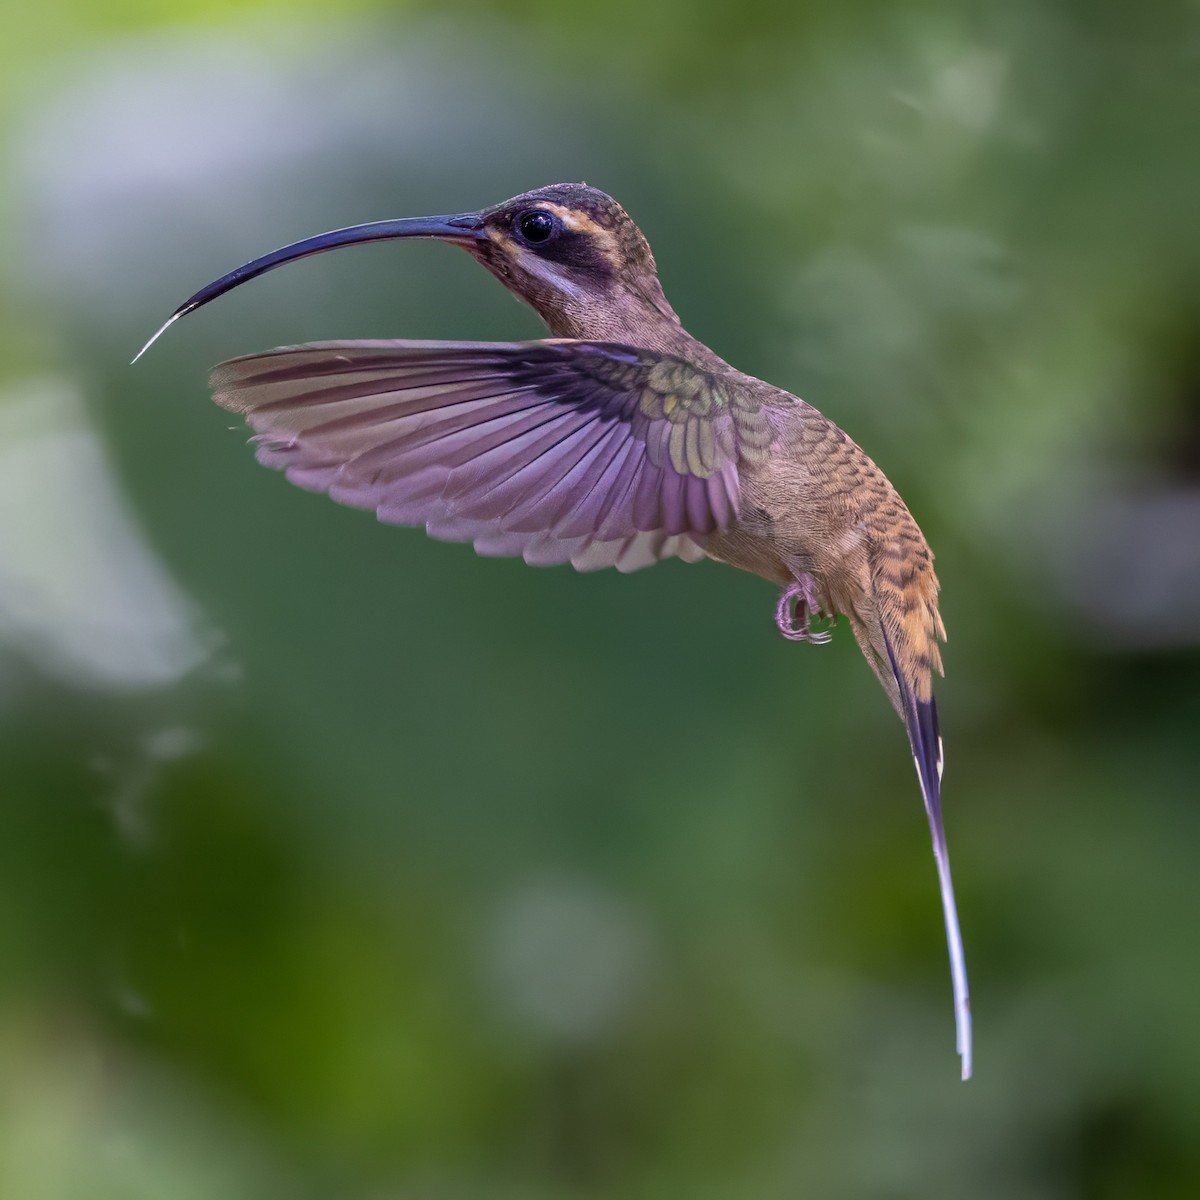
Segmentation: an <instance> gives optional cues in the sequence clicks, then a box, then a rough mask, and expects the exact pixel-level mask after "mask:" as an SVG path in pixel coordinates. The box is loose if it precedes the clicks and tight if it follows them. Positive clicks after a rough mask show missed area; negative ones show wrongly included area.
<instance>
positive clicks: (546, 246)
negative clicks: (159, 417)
mask: <svg viewBox="0 0 1200 1200" xmlns="http://www.w3.org/2000/svg"><path fill="white" fill-rule="evenodd" d="M394 238H434V239H436V240H438V241H444V242H450V243H452V244H454V245H458V246H461V247H462V248H463V249H465V250H466V251H468V252H469V253H470V254H471V255H472V256H473V257H474V258H477V259H478V260H479V261H480V262H481V263H482V264H483V265H484V266H485V267H487V269H488V270H489V271H491V273H492V274H493V275H495V276H496V278H498V279H499V280H500V281H501V283H503V284H504V285H505V287H507V288H508V289H509V290H510V291H512V292H513V293H515V294H516V295H517V296H520V297H521V299H523V300H525V301H527V302H528V303H529V304H531V305H532V306H533V307H534V308H535V309H536V310H537V311H538V313H539V314H540V315H541V317H542V319H543V320H544V321H545V322H546V324H547V325H548V326H549V328H550V332H551V333H553V334H555V335H556V336H558V337H571V338H593V339H598V340H610V341H625V342H632V343H634V344H635V345H641V346H648V347H655V346H658V347H662V346H664V345H665V344H666V343H667V342H668V341H669V340H670V338H671V337H672V336H673V335H674V334H675V332H676V331H678V327H679V326H678V318H677V317H676V316H675V313H674V311H673V310H672V308H671V306H670V305H669V304H668V303H667V300H666V297H665V296H664V295H663V291H662V287H661V285H660V284H659V282H658V272H657V270H656V268H655V265H654V255H653V254H651V252H650V246H649V243H648V242H647V241H646V239H645V237H644V236H643V235H642V232H641V230H640V229H638V227H637V226H636V225H635V224H634V223H633V220H632V218H631V217H630V216H629V214H628V213H626V211H625V210H624V209H623V208H622V207H621V206H620V205H619V204H618V203H617V202H616V201H615V200H614V199H613V198H612V197H611V196H608V195H606V194H605V193H604V192H601V191H599V190H598V189H596V188H592V187H588V186H587V185H586V184H582V183H557V184H552V185H550V186H549V187H543V188H537V189H535V190H534V191H532V192H523V193H522V194H521V195H519V196H514V197H513V198H512V199H511V200H505V201H504V202H503V203H501V204H497V205H494V206H493V207H491V208H486V209H483V210H481V211H479V212H470V213H458V214H456V215H454V216H442V217H403V218H401V219H399V220H394V221H375V222H372V223H370V224H367V225H353V226H350V227H348V228H345V229H335V230H332V231H331V232H329V233H322V234H318V235H317V236H316V237H311V238H306V239H305V240H304V241H301V242H293V243H292V244H291V245H289V246H284V247H282V248H281V249H279V250H274V251H272V252H271V253H270V254H265V255H263V256H262V257H261V258H256V259H254V260H252V261H251V262H248V263H245V264H243V265H242V266H240V267H238V268H236V270H233V271H230V272H229V274H228V275H223V276H222V277H221V278H220V279H217V280H214V281H213V282H212V283H210V284H208V285H207V286H206V287H203V288H201V289H200V291H198V292H196V294H195V295H193V296H191V297H190V298H189V299H187V300H185V301H184V302H183V304H181V305H180V306H179V308H177V309H176V310H175V312H174V313H173V314H172V315H171V317H170V319H169V320H168V321H167V322H166V324H164V325H163V326H162V328H161V329H160V330H159V331H158V333H156V334H155V335H154V337H152V338H151V339H150V341H149V342H147V343H146V345H145V346H144V347H142V350H141V351H140V352H139V354H138V357H139V358H140V357H141V355H142V354H144V353H145V352H146V350H148V349H149V347H150V346H151V345H152V344H153V343H154V341H155V340H156V339H157V338H158V337H159V335H160V334H162V333H163V331H164V330H166V329H167V327H168V326H170V325H171V324H172V323H173V322H175V321H177V320H178V319H179V318H180V317H182V316H186V315H187V314H188V313H190V312H195V310H196V309H198V308H200V307H201V306H203V305H205V304H207V303H208V302H209V301H210V300H215V299H216V298H217V297H218V296H222V295H224V294H225V293H226V292H228V291H231V290H232V289H233V288H235V287H238V286H239V285H240V284H243V283H246V282H247V281H249V280H251V279H254V278H255V277H257V276H259V275H262V274H264V273H265V272H266V271H270V270H273V269H274V268H275V267H280V266H283V264H284V263H288V262H293V261H295V260H296V259H298V258H306V257H308V256H309V255H312V254H321V253H324V252H325V251H328V250H336V249H338V248H339V247H341V246H351V245H355V244H357V243H360V242H379V241H389V240H392V239H394ZM134 361H135V362H136V361H137V359H135V360H134Z"/></svg>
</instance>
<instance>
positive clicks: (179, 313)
mask: <svg viewBox="0 0 1200 1200" xmlns="http://www.w3.org/2000/svg"><path fill="white" fill-rule="evenodd" d="M185 312H187V309H186V308H182V309H177V310H176V311H175V312H173V313H172V314H171V315H170V316H169V317H168V318H167V319H166V320H165V321H164V322H163V323H162V325H160V326H159V328H158V330H157V332H156V333H155V334H154V336H153V337H152V338H151V339H150V340H149V341H148V342H147V343H146V344H145V345H144V346H143V347H142V348H141V349H140V350H139V351H138V352H137V353H136V354H135V355H134V356H133V358H131V359H130V360H129V365H130V366H131V367H132V366H133V364H134V363H135V362H137V360H138V359H139V358H141V357H142V355H143V354H145V353H146V351H147V350H149V349H150V347H151V346H153V345H154V343H155V342H157V341H158V339H159V338H160V337H162V335H163V334H164V333H166V332H167V330H168V329H170V328H171V326H172V325H174V324H175V322H176V321H178V320H179V318H180V317H182V316H183V315H184V313H185Z"/></svg>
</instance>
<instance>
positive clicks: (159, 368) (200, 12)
mask: <svg viewBox="0 0 1200 1200" xmlns="http://www.w3.org/2000/svg"><path fill="white" fill-rule="evenodd" d="M10 26H11V27H10V29H9V31H8V33H7V34H6V36H5V39H4V42H3V46H2V48H0V66H2V67H3V69H4V76H5V84H4V87H3V89H2V90H0V154H2V155H3V163H4V167H5V169H4V171H3V172H2V173H0V175H2V179H0V222H2V223H3V228H4V232H5V235H6V236H5V237H4V239H3V243H2V244H0V251H2V253H0V1196H3V1197H4V1198H5V1200H10V1198H11V1200H35V1198H37V1200H43V1198H45V1200H79V1198H83V1197H86V1198H87V1200H109V1198H112V1200H130V1198H133V1200H142V1198H145V1200H161V1198H168V1197H169V1198H170V1200H176V1198H178V1200H209V1198H213V1200H215V1198H217V1197H220V1198H222V1200H225V1198H229V1197H239V1198H240V1197H245V1198H246V1200H250V1198H253V1200H270V1198H275V1197H278V1198H280V1200H283V1198H287V1200H296V1198H307V1197H312V1198H314V1200H316V1198H318V1197H320V1198H322V1200H323V1198H326V1197H330V1198H332V1197H337V1198H342V1197H350V1198H356V1200H383V1198H387V1200H400V1198H404V1200H409V1198H411V1200H540V1198H546V1200H558V1198H575V1197H578V1198H581V1200H583V1198H592V1197H613V1198H618V1197H619V1198H621V1200H640V1198H645V1200H658V1198H664V1200H674V1198H678V1200H725V1198H731V1200H732V1198H736V1200H759V1198H762V1200H791V1198H793V1197H836V1196H854V1197H860V1196H861V1197H880V1198H887V1200H891V1198H895V1197H909V1196H913V1197H917V1196H919V1197H923V1198H935V1197H947V1198H956V1200H957V1198H961V1197H967V1196H969V1197H972V1198H973V1200H990V1198H993V1197H994V1198H996V1200H1000V1198H1002V1197H1020V1198H1022V1200H1025V1198H1034V1200H1041V1198H1047V1200H1048V1198H1050V1197H1069V1198H1071V1200H1077V1198H1088V1200H1090V1198H1092V1197H1103V1198H1108V1197H1112V1198H1117V1197H1121V1198H1123V1197H1128V1196H1137V1197H1180V1198H1182V1197H1192V1196H1195V1195H1196V1194H1198V1193H1200V1032H1198V1029H1200V1025H1198V1023H1197V1013H1198V1012H1200V954H1198V952H1197V948H1196V947H1197V936H1196V920H1197V913H1198V912H1200V906H1198V901H1200V884H1198V883H1197V876H1196V869H1195V853H1196V848H1197V845H1198V840H1200V809H1198V806H1197V797H1198V789H1200V785H1198V783H1197V780H1198V778H1200V656H1198V655H1197V645H1200V352H1198V351H1197V345H1198V344H1200V343H1198V340H1197V339H1198V335H1200V284H1198V283H1197V280H1198V279H1200V220H1198V219H1197V217H1198V214H1200V155H1198V153H1197V150H1196V139H1195V135H1194V132H1193V128H1192V127H1193V124H1194V121H1195V113H1196V112H1197V111H1200V86H1198V83H1197V80H1198V79H1200V54H1198V51H1197V47H1198V46H1200V28H1198V22H1197V17H1196V10H1195V8H1194V6H1191V5H1186V4H1182V3H1180V4H1173V3H1169V2H1168V3H1162V4H1156V5H1153V6H1149V5H1147V6H1130V5H1125V4H1116V3H1112V4H1109V3H1092V4H1082V3H1069V2H1065V0H1064V2H1060V3H1050V2H1042V3H1038V2H1037V0H1017V2H1016V3H1013V4H1008V5H1004V6H996V5H983V4H967V5H960V4H953V3H949V2H947V0H930V2H926V3H917V2H915V0H904V2H903V3H892V4H868V5H861V6H843V5H838V4H833V3H828V4H826V3H816V4H808V5H782V4H775V3H764V2H759V3H752V4H743V5H740V6H734V5H728V4H717V3H702V4H695V3H684V2H683V0H678V2H667V3H657V4H654V3H651V4H646V3H643V4H628V3H616V4H609V5H606V6H570V5H562V4H548V3H526V4H523V5H521V6H511V7H510V6H506V5H501V4H497V3H483V2H479V3H457V4H449V5H445V4H438V5H433V4H415V5H402V4H391V5H388V4H383V3H378V2H371V0H363V2H361V3H357V4H354V5H350V6H343V7H341V8H338V9H336V10H335V9H332V8H330V7H328V6H325V5H320V4H316V3H304V4H299V5H288V6H282V5H281V6H271V5H255V4H250V5H240V4H231V3H200V2H197V3H182V4H180V3H177V4H172V5H169V6H168V5H164V4H161V3H159V2H158V0H143V2H142V3H137V4H131V3H116V2H111V0H110V2H104V3H89V4H84V3H83V2H82V0H55V2H54V3H49V4H43V5H39V6H37V7H36V8H31V9H29V10H27V11H25V12H24V13H22V14H21V15H20V16H19V17H17V18H16V20H15V24H11V23H10ZM12 35H15V36H12ZM574 179H585V180H587V181H588V182H589V183H592V184H595V185H597V186H600V187H602V188H604V189H605V190H607V191H610V192H612V193H613V194H614V195H616V196H617V197H618V198H619V199H620V200H621V201H622V203H624V204H625V205H626V207H627V208H628V209H629V211H630V212H631V213H632V214H633V216H634V217H635V219H637V220H638V222H639V223H640V224H641V226H642V228H643V229H644V230H645V232H646V233H647V235H648V237H649V238H650V240H651V243H652V244H653V246H654V249H655V252H656V255H657V258H658V262H659V267H660V272H661V275H662V278H663V281H664V285H665V287H666V290H667V293H668V295H669V296H670V298H671V300H672V302H673V304H674V305H675V307H676V309H677V310H678V312H679V313H680V315H681V317H682V318H683V320H684V322H685V324H686V325H687V326H688V328H689V329H690V330H691V331H692V332H693V333H695V334H696V335H697V336H699V337H701V338H703V339H704V340H705V341H707V342H708V343H709V344H711V345H712V346H713V348H714V349H715V350H716V351H717V352H718V353H720V354H722V355H723V356H724V357H726V358H728V359H729V360H730V361H732V362H733V363H734V364H735V365H736V366H738V367H739V368H741V369H743V370H746V371H749V372H751V373H753V374H756V375H759V376H761V377H763V378H766V379H769V380H771V381H772V382H774V383H777V384H779V385H780V386H782V387H785V388H788V389H789V390H791V391H794V392H796V393H797V394H799V395H803V396H804V397H805V398H806V399H807V400H809V401H810V402H811V403H813V404H815V405H817V406H818V407H819V408H820V409H821V410H822V411H823V412H825V413H827V414H828V415H829V416H830V417H832V418H833V419H834V420H836V421H837V422H838V423H839V424H841V425H842V426H844V427H845V428H846V429H847V430H848V432H849V433H850V434H851V435H852V436H853V437H854V438H855V439H856V440H857V441H859V442H860V443H861V444H862V445H863V446H864V447H865V449H866V450H867V451H868V453H870V454H871V455H872V456H873V457H874V458H875V459H876V460H877V461H878V462H879V463H880V465H881V466H882V467H883V468H884V469H885V470H886V471H887V472H888V474H889V475H890V477H891V478H892V479H893V481H894V482H895V483H896V485H897V486H898V487H899V489H900V490H901V492H902V493H903V495H904V496H905V498H906V500H907V501H908V503H909V506H910V507H911V509H912V510H913V512H914V514H915V515H916V517H917V519H918V520H919V521H920V523H921V524H922V527H923V528H924V529H925V531H926V533H927V535H928V537H929V540H930V542H931V543H932V545H933V547H934V549H935V551H936V553H937V562H938V570H939V574H940V576H941V579H942V583H943V612H944V615H945V619H946V624H947V626H948V629H949V632H950V641H949V643H948V645H947V647H946V655H945V657H946V664H947V672H948V673H947V678H946V680H945V682H944V684H943V685H942V686H941V688H940V691H939V697H940V703H941V708H942V713H943V725H944V733H945V735H946V752H947V767H946V776H945V803H946V809H947V824H948V831H949V838H950V845H951V853H952V856H953V860H954V866H955V874H956V882H957V885H958V891H959V900H960V907H961V912H962V918H963V925H964V936H965V940H966V948H967V957H968V965H969V967H970V970H971V982H972V992H973V1001H974V1011H975V1019H976V1031H977V1059H976V1078H975V1079H974V1080H972V1081H971V1082H970V1083H969V1084H967V1085H963V1084H961V1083H960V1082H958V1078H957V1063H956V1059H955V1056H954V1053H953V1049H954V1040H953V1019H952V1011H951V1004H950V987H949V973H948V967H947V963H946V954H945V947H944V940H943V931H942V926H941V916H940V912H939V908H938V901H937V892H936V886H935V876H934V870H933V863H932V860H931V857H930V853H929V842H928V834H927V831H926V827H925V821H924V817H923V814H922V812H921V804H920V797H919V793H918V790H917V786H916V781H915V778H914V775H913V772H912V765H911V762H910V760H909V756H908V753H907V748H906V746H905V742H904V735H903V731H902V729H901V728H900V726H899V724H898V722H897V721H896V719H895V716H894V714H893V713H892V712H891V710H890V708H889V706H888V704H887V701H886V699H885V697H884V696H883V695H882V693H881V692H880V690H879V688H878V685H877V684H876V682H875V680H874V679H873V677H872V675H871V673H870V671H869V670H868V669H867V667H866V665H865V664H864V663H863V662H862V660H861V656H860V655H859V653H858V650H857V648H856V647H855V646H854V643H853V639H852V638H851V637H850V635H849V632H848V630H847V629H846V628H845V627H844V626H840V627H839V628H838V630H837V631H836V635H835V637H834V641H833V644H832V645H830V646H828V647H824V648H813V647H805V646H798V645H793V644H789V643H787V642H785V641H784V640H783V639H781V638H780V637H779V636H778V634H777V632H776V631H775V628H774V623H773V621H772V612H773V605H774V601H775V595H774V592H773V590H772V589H771V588H770V587H769V586H768V585H767V584H765V583H763V582H762V581H760V580H756V579H753V578H751V577H749V576H742V575H739V574H737V573H735V572H733V571H730V570H729V569H727V568H722V567H719V566H716V565H714V564H708V563H705V564H701V565H698V566H685V565H683V564H681V563H678V562H671V563H666V564H663V565H660V566H658V567H655V568H654V569H653V570H651V571H645V572H640V573H637V574H635V575H631V576H627V577H623V576H619V575H617V574H616V573H614V572H606V573H600V574H596V575H590V576H579V575H576V574H574V573H572V572H571V571H569V570H565V569H552V570H533V569H530V568H528V567H526V566H525V565H524V564H522V563H520V562H511V561H500V560H484V559H481V558H477V557H476V556H475V555H474V554H473V553H472V552H471V550H470V548H469V547H465V546H454V545H443V544H440V543H435V542H432V541H429V540H428V539H426V538H425V537H424V535H423V534H422V533H421V532H419V531H412V530H405V529H395V528H386V527H383V526H380V525H378V524H376V523H375V522H373V521H372V520H371V519H370V517H369V516H367V515H365V514H363V513H360V512H353V511H350V510H346V509H342V508H339V507H338V506H336V505H334V504H332V503H330V502H329V501H328V500H327V499H325V498H324V497H320V496H312V495H307V494H305V493H303V492H300V491H297V490H295V489H292V488H289V487H288V486H287V484H286V483H285V482H284V480H282V479H281V478H280V477H279V476H277V475H274V474H272V473H270V472H267V471H263V470H261V469H260V468H258V467H257V466H256V465H255V463H254V460H253V455H252V453H251V451H250V450H249V449H248V448H247V447H246V445H245V431H244V430H242V429H240V428H233V427H232V423H231V419H230V417H229V416H228V414H225V413H223V412H221V411H220V410H218V409H216V408H215V407H214V406H213V405H212V404H211V403H210V401H209V399H208V394H207V390H206V384H205V380H206V373H207V370H208V368H209V366H210V365H211V364H213V363H215V362H217V361H219V360H221V359H223V358H228V357H232V356H233V355H236V354H241V353H249V352H253V351H256V350H262V349H265V348H267V347H270V346H274V345H279V344H289V343H297V342H303V341H307V340H323V339H329V338H336V337H361V338H371V337H389V336H391V337H416V338H420V337H429V338H455V337H461V338H466V339H489V338H496V339H504V338H522V337H536V336H538V335H539V326H538V323H537V321H536V319H535V318H534V316H533V314H532V313H531V312H529V311H528V310H526V309H523V308H522V307H520V306H519V305H518V304H516V303H515V302H514V301H513V300H512V299H511V298H510V297H509V296H507V295H506V294H505V293H504V291H503V289H502V288H500V287H499V286H498V285H497V284H496V282H495V281H494V280H492V279H490V278H488V277H487V276H486V275H485V274H484V273H483V272H482V271H481V270H480V269H479V268H478V267H477V266H475V265H474V264H472V263H471V262H470V261H469V260H468V259H467V257H466V256H465V255H463V254H460V253H458V252H457V251H454V250H452V249H449V248H447V247H443V246H434V245H426V244H412V245H401V244H393V245H381V246H373V247H366V248H360V249H354V250H347V251H344V252H342V253H339V254H335V255H329V256H323V257H321V258H319V259H314V260H311V261H306V262H304V263H302V264H296V265H294V266H292V267H289V268H287V269H285V270H283V271H279V272H276V273H274V274H272V275H270V276H267V277H265V278H263V279H261V280H258V281H256V282H254V283H253V284H251V285H249V286H247V287H245V288H243V289H241V290H239V291H237V292H236V293H233V294H231V295H229V296H228V297H225V298H223V299H222V300H221V301H220V302H219V303H217V304H214V305H213V306H211V307H210V308H207V309H205V310H204V311H203V312H202V313H199V314H197V315H195V316H192V317H189V318H188V319H187V320H186V321H184V322H182V323H181V324H179V325H178V326H176V327H175V328H173V329H171V330H170V331H169V332H168V334H167V335H166V336H165V337H164V338H163V340H162V341H161V342H160V343H158V344H157V345H156V346H155V347H154V348H153V350H152V351H151V352H150V353H149V354H148V355H147V356H146V358H145V359H144V360H143V361H141V362H139V363H138V365H137V366H136V367H133V368H131V367H130V366H129V365H128V359H129V358H130V357H131V356H132V353H133V352H134V351H135V350H136V348H137V347H138V346H139V345H140V344H141V342H142V341H143V340H144V339H145V337H146V336H148V335H149V333H150V332H151V331H152V330H153V329H154V327H155V326H156V325H157V324H158V323H159V322H160V321H161V320H162V319H163V317H165V315H166V314H167V313H168V312H170V311H171V309H172V308H173V307H174V306H175V305H176V304H177V303H178V302H179V301H180V300H182V299H183V298H184V297H185V296H186V295H188V294H190V293H191V292H192V291H193V290H194V289H195V288H196V287H198V286H200V285H201V284H203V283H204V282H206V281H207V280H209V279H211V278H214V277H215V276H217V275H219V274H221V273H223V272H224V271H226V270H228V269H230V268H231V267H233V266H235V265H236V264H237V263H239V262H241V261H243V260H246V259H249V258H251V257H253V256H255V255H257V254H259V253H262V252H264V251H267V250H270V249H272V248H274V247H275V246H277V245H280V244H283V243H284V242H288V241H291V240H294V239H296V238H299V237H303V236H306V235H308V234H311V233H314V232H317V231H319V230H321V229H325V228H330V227H333V226H337V225H345V224H351V223H355V222H359V221H367V220H372V219H380V218H384V217H397V216H408V215H421V214H424V213H435V212H445V211H461V210H465V209H471V208H475V207H480V206H483V205H487V204H490V203H493V202H495V201H497V200H500V199H502V198H504V197H505V196H508V195H510V194H512V193H515V192H518V191H521V190H524V189H527V188H530V187H534V186H537V185H540V184H544V183H550V182H555V181H559V180H574Z"/></svg>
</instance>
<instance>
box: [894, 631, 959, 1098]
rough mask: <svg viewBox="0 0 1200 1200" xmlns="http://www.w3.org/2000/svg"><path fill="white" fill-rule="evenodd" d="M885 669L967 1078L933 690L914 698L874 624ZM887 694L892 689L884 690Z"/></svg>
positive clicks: (955, 916) (955, 920)
mask: <svg viewBox="0 0 1200 1200" xmlns="http://www.w3.org/2000/svg"><path fill="white" fill-rule="evenodd" d="M879 630H880V632H881V634H882V641H883V646H884V649H885V650H886V652H887V658H888V665H889V666H890V667H891V674H892V679H893V680H894V681H895V684H894V686H895V689H896V691H895V697H896V699H897V700H898V704H897V707H898V708H899V709H900V715H901V716H902V717H903V718H904V727H905V729H906V730H907V731H908V742H909V745H910V746H911V748H912V756H913V762H914V763H915V764H916V768H917V777H918V779H919V780H920V783H921V796H922V798H923V799H924V801H925V814H926V816H927V817H928V819H929V832H930V836H931V837H932V839H933V857H934V861H935V862H936V863H937V873H938V885H939V887H940V889H941V894H942V911H943V913H944V915H945V920H946V945H947V947H948V949H949V951H950V979H951V983H952V985H953V989H954V1024H955V1031H956V1034H957V1042H958V1054H959V1057H960V1058H961V1060H962V1077H963V1079H964V1080H965V1079H970V1078H971V1057H972V1055H971V1050H972V1046H971V1000H970V992H969V991H968V988H967V966H966V959H965V957H964V955H963V945H962V932H961V930H960V929H959V924H958V907H957V905H956V904H955V902H954V883H953V881H952V880H951V878H950V855H949V852H948V851H947V849H946V830H945V826H944V824H943V822H942V764H943V759H942V738H941V733H940V731H939V729H938V715H937V703H936V702H935V700H934V698H933V693H932V691H931V692H930V694H929V699H928V700H918V699H917V698H916V697H915V696H914V694H913V689H912V686H911V685H910V683H909V681H908V679H907V678H906V676H905V674H904V672H903V671H902V670H901V669H900V667H899V665H898V663H897V661H896V652H895V650H894V649H893V647H892V639H891V638H890V637H889V635H888V631H887V624H886V622H884V621H880V622H879ZM888 690H889V692H891V691H892V689H891V688H889V689H888Z"/></svg>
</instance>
